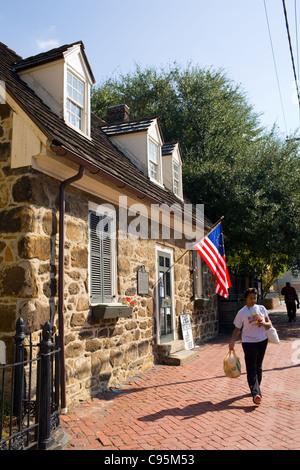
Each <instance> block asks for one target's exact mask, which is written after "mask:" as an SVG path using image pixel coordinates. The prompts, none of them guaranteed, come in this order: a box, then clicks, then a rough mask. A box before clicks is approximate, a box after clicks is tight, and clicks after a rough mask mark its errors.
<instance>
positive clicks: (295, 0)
mask: <svg viewBox="0 0 300 470" xmlns="http://www.w3.org/2000/svg"><path fill="white" fill-rule="evenodd" d="M294 5H295V28H296V48H297V67H298V80H299V47H298V21H297V19H298V18H297V17H298V15H297V0H294Z"/></svg>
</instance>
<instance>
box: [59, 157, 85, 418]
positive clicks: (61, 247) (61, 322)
mask: <svg viewBox="0 0 300 470" xmlns="http://www.w3.org/2000/svg"><path fill="white" fill-rule="evenodd" d="M84 172H85V168H84V166H80V168H79V171H78V173H77V174H76V175H74V176H72V177H71V178H68V179H67V180H65V181H63V182H62V183H61V184H60V199H59V205H60V208H59V266H58V282H59V285H58V322H59V341H60V360H61V367H60V374H61V376H60V386H61V412H62V413H66V412H67V405H66V362H65V334H64V287H65V282H64V281H65V266H64V261H65V255H64V252H65V209H66V187H67V186H68V185H70V184H72V183H74V181H78V180H80V179H81V178H82V177H83V175H84Z"/></svg>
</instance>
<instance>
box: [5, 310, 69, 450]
mask: <svg viewBox="0 0 300 470" xmlns="http://www.w3.org/2000/svg"><path fill="white" fill-rule="evenodd" d="M14 340H15V344H14V360H13V362H12V364H5V365H0V374H1V376H0V450H27V449H48V448H51V446H52V444H53V440H54V439H53V434H54V432H55V431H56V430H57V429H58V427H59V421H60V418H59V415H60V409H59V346H58V345H59V339H58V336H57V335H56V336H53V335H52V328H51V325H50V323H45V325H44V327H43V331H42V334H41V335H40V342H39V344H37V345H34V344H33V342H32V337H31V335H29V336H27V335H26V334H25V322H24V321H23V319H22V318H19V319H18V321H17V325H16V335H15V337H14Z"/></svg>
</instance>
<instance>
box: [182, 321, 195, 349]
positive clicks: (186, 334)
mask: <svg viewBox="0 0 300 470" xmlns="http://www.w3.org/2000/svg"><path fill="white" fill-rule="evenodd" d="M180 322H181V330H182V336H183V339H184V348H185V349H187V350H188V349H194V338H193V332H192V325H191V319H190V314H189V313H183V314H182V315H180Z"/></svg>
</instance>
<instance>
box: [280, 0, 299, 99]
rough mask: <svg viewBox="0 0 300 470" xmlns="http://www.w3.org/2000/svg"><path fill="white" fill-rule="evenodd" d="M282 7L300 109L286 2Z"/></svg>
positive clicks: (283, 2) (283, 1) (283, 0)
mask: <svg viewBox="0 0 300 470" xmlns="http://www.w3.org/2000/svg"><path fill="white" fill-rule="evenodd" d="M282 5H283V12H284V17H285V25H286V30H287V35H288V40H289V46H290V53H291V59H292V66H293V72H294V78H295V84H296V90H297V97H298V103H299V107H300V95H299V89H298V81H297V75H296V69H295V62H294V56H293V49H292V43H291V36H290V29H289V22H288V18H287V12H286V7H285V0H282Z"/></svg>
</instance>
